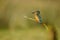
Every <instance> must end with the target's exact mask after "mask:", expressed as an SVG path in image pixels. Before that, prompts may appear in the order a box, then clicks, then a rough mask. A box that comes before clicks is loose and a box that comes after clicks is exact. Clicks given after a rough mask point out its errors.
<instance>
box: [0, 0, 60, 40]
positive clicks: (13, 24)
mask: <svg viewBox="0 0 60 40" xmlns="http://www.w3.org/2000/svg"><path fill="white" fill-rule="evenodd" d="M34 10H40V11H41V16H42V18H43V22H45V23H47V24H48V25H51V27H53V26H54V27H55V28H56V31H57V35H58V36H57V39H58V40H60V0H0V40H52V34H50V33H51V31H46V29H44V28H42V27H41V26H40V25H39V24H37V23H36V22H34V21H31V20H27V19H24V16H28V17H32V18H34V17H33V15H32V11H34ZM50 35H51V36H50Z"/></svg>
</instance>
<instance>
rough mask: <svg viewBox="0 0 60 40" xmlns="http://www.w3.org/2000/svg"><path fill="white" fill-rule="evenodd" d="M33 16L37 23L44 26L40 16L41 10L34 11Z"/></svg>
mask: <svg viewBox="0 0 60 40" xmlns="http://www.w3.org/2000/svg"><path fill="white" fill-rule="evenodd" d="M32 14H34V18H35V20H36V22H38V23H40V24H42V17H41V15H40V11H39V10H38V11H34V12H32Z"/></svg>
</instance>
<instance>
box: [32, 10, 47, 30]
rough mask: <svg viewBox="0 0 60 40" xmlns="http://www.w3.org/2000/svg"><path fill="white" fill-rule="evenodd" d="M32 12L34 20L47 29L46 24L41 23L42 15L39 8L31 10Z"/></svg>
mask: <svg viewBox="0 0 60 40" xmlns="http://www.w3.org/2000/svg"><path fill="white" fill-rule="evenodd" d="M32 14H34V18H35V20H36V22H37V23H39V24H41V25H42V26H44V27H45V28H46V29H47V30H48V27H47V25H46V24H45V23H43V21H42V17H41V15H40V11H39V10H37V11H33V12H32Z"/></svg>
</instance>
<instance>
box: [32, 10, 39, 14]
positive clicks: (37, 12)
mask: <svg viewBox="0 0 60 40" xmlns="http://www.w3.org/2000/svg"><path fill="white" fill-rule="evenodd" d="M32 14H35V15H39V14H40V11H39V10H37V11H33V12H32Z"/></svg>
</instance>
